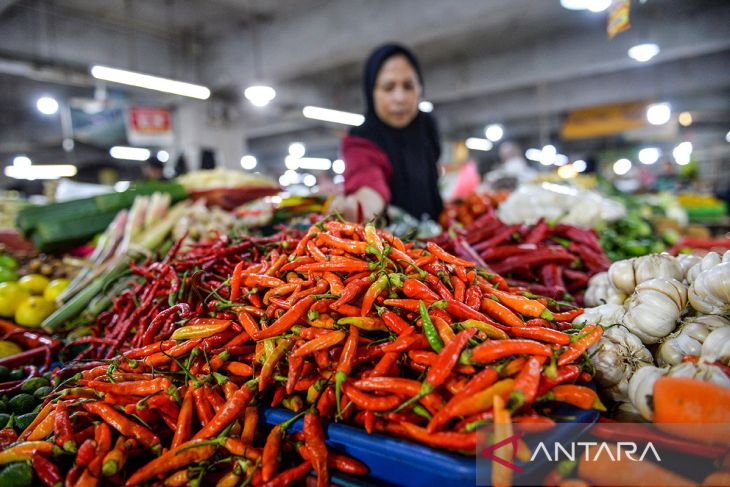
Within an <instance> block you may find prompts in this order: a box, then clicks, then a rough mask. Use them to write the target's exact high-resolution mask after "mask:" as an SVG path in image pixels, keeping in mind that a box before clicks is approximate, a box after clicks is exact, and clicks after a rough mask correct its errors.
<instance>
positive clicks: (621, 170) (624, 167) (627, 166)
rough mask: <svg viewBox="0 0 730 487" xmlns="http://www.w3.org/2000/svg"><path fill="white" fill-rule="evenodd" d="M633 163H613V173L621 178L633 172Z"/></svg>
mask: <svg viewBox="0 0 730 487" xmlns="http://www.w3.org/2000/svg"><path fill="white" fill-rule="evenodd" d="M631 165H632V164H631V161H630V160H628V159H619V160H618V161H616V162H614V163H613V172H615V173H616V174H618V175H619V176H623V175H624V174H626V173H628V172H629V171H631Z"/></svg>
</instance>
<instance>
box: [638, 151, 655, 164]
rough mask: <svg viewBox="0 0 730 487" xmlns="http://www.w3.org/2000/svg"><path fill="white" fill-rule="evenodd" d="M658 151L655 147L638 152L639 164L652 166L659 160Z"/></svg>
mask: <svg viewBox="0 0 730 487" xmlns="http://www.w3.org/2000/svg"><path fill="white" fill-rule="evenodd" d="M659 156H660V153H659V149H657V148H656V147H646V148H644V149H641V150H640V151H639V162H641V163H642V164H654V163H655V162H656V161H658V160H659Z"/></svg>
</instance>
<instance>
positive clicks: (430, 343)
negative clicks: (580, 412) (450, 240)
mask: <svg viewBox="0 0 730 487" xmlns="http://www.w3.org/2000/svg"><path fill="white" fill-rule="evenodd" d="M248 242H249V243H248V244H246V243H245V242H244V243H239V244H232V245H230V246H228V247H225V246H220V247H216V245H218V244H216V243H215V242H214V243H211V244H209V246H208V247H204V246H202V247H198V248H196V249H195V250H194V251H193V254H191V255H187V254H186V255H182V254H180V255H178V253H177V252H176V251H174V250H173V252H172V253H171V254H170V255H171V256H169V257H168V258H166V259H165V260H163V261H162V262H159V263H154V262H148V263H147V264H146V265H145V266H143V267H144V268H143V269H142V268H140V269H136V270H135V272H138V273H140V274H141V275H143V276H145V277H146V278H147V279H148V280H147V282H146V283H145V286H144V287H143V289H140V290H138V291H137V292H142V297H141V299H139V302H138V304H137V305H136V306H135V307H133V309H131V310H127V314H125V315H124V316H125V318H124V319H122V320H120V321H117V322H115V324H114V326H112V327H111V331H110V332H109V333H106V337H105V338H104V340H107V341H104V342H101V341H91V342H90V343H91V349H93V352H89V353H88V354H87V356H91V357H105V356H108V357H110V359H109V360H106V361H104V362H99V361H90V362H83V363H76V364H75V365H73V367H69V368H67V369H65V370H64V369H61V370H60V371H58V374H57V377H58V380H59V381H60V380H63V382H61V383H60V384H58V385H57V386H56V388H55V390H54V393H53V394H52V395H51V396H49V398H48V399H47V400H46V401H45V403H44V406H43V408H42V409H41V411H40V413H39V414H38V416H37V417H36V419H35V420H34V421H33V423H32V424H31V425H30V426H28V428H27V429H26V430H25V431H24V432H22V434H21V435H20V437H19V439H18V440H16V441H14V442H12V443H10V444H7V443H8V442H6V444H4V445H2V446H3V448H4V451H3V452H2V453H0V463H7V462H10V461H22V460H28V459H30V460H31V461H32V462H33V465H34V466H35V467H36V471H37V473H38V475H39V477H40V478H41V479H42V480H43V481H44V482H45V483H46V485H49V486H52V485H58V484H59V482H64V483H65V485H70V486H93V485H97V484H98V483H99V482H101V483H103V484H110V485H128V486H131V485H139V484H151V483H157V484H158V485H160V484H163V485H166V486H175V485H195V484H198V485H200V483H201V482H203V483H204V484H206V485H207V484H212V483H213V482H216V485H219V486H228V485H231V486H233V485H241V484H242V483H243V482H248V483H250V484H252V485H269V486H273V485H286V484H288V483H291V482H293V481H296V480H298V479H302V478H304V477H306V476H307V475H309V473H310V471H314V475H315V476H316V483H317V485H328V484H329V472H330V470H332V469H334V470H339V471H343V472H346V473H349V474H365V473H367V471H368V469H367V466H366V465H364V464H362V463H361V462H359V461H358V460H357V459H354V458H351V457H348V456H346V455H343V454H340V453H337V452H335V451H331V450H329V449H328V447H327V445H326V444H325V439H326V436H325V429H326V422H327V421H342V422H348V423H351V424H356V425H362V426H363V427H364V429H365V430H367V431H368V432H373V431H379V432H385V433H387V434H391V435H396V436H399V437H403V438H406V439H408V440H412V441H416V442H420V443H423V444H426V445H429V446H432V447H436V448H443V449H448V450H454V451H459V452H463V453H466V454H473V453H474V451H475V449H476V428H477V427H478V426H480V425H483V424H487V423H492V422H499V421H505V418H506V420H507V421H510V420H511V421H513V422H515V423H518V424H519V425H520V427H524V429H525V431H538V430H543V429H547V428H550V427H551V426H552V425H553V420H552V419H550V418H549V417H548V415H547V414H549V413H550V411H551V410H552V408H554V407H555V406H557V405H559V404H560V403H569V404H572V405H574V406H577V407H579V408H584V409H590V408H598V409H600V408H602V405H601V403H600V401H599V400H598V398H597V396H596V394H595V392H594V391H593V390H592V389H590V388H588V387H586V386H583V385H580V383H584V382H587V381H588V380H590V375H589V374H588V373H587V372H586V371H584V365H585V364H587V357H586V354H585V351H586V349H587V348H588V347H589V346H590V345H592V344H594V343H595V342H596V341H597V340H598V339H599V338H600V337H601V334H602V328H601V327H600V326H593V325H587V326H586V327H584V328H583V329H580V330H578V329H573V327H572V325H571V322H572V320H573V318H574V317H576V316H577V315H579V314H580V313H581V312H582V310H581V309H579V308H572V307H565V306H564V305H559V304H558V303H557V302H555V301H553V300H551V299H548V298H533V297H529V295H528V296H525V295H524V293H522V292H521V291H520V290H519V289H515V288H512V287H510V285H509V284H508V283H507V281H505V280H504V279H502V278H501V277H500V276H499V275H497V274H493V273H490V272H487V271H485V270H484V269H481V268H479V267H476V266H475V265H474V263H473V262H472V261H469V260H465V259H462V258H459V257H456V256H454V255H452V254H450V253H448V252H446V251H445V250H443V249H442V248H441V247H439V246H438V245H437V244H435V243H433V242H429V243H428V244H427V245H425V246H423V245H420V244H414V243H413V242H411V243H408V244H405V243H403V242H402V241H400V240H399V239H398V238H395V237H393V236H392V235H390V234H389V233H387V232H385V231H383V230H377V229H375V227H373V226H372V225H366V226H362V225H357V224H351V223H345V222H340V221H322V222H320V223H319V224H317V225H315V226H312V227H311V228H310V229H309V230H308V231H307V232H306V234H304V235H303V236H302V237H301V238H297V237H296V236H294V235H289V236H287V238H286V239H282V238H280V237H274V238H272V239H270V241H268V242H260V241H259V242H253V241H248ZM236 245H238V247H236ZM231 248H235V250H230V249H231ZM226 249H229V250H226ZM205 254H208V256H206V255H205ZM186 266H187V267H186ZM229 269H230V270H229ZM160 276H167V277H166V280H167V283H166V284H164V285H163V284H160V282H159V281H160ZM176 283H178V284H176ZM186 290H187V292H186ZM204 291H207V292H204ZM145 293H146V294H145ZM162 295H164V296H165V299H161V296H162ZM149 296H153V298H149ZM168 297H169V299H168ZM126 299H127V298H124V297H120V298H119V299H118V300H117V302H116V303H115V305H114V306H115V307H114V309H118V306H119V303H120V302H124V300H126ZM125 306H126V305H125ZM140 309H142V310H144V311H137V310H140ZM131 315H134V316H135V318H134V319H131V318H130V316H131ZM101 319H102V320H112V321H113V320H114V317H109V316H106V317H102V318H101ZM115 347H116V348H115ZM117 349H119V350H121V351H122V353H121V354H118V355H114V356H110V355H109V353H110V352H109V350H117ZM112 353H113V352H112ZM70 374H73V375H70ZM268 406H278V407H285V408H288V409H290V410H291V411H294V412H295V413H298V416H295V417H294V418H292V420H289V421H287V422H286V423H282V424H279V425H276V426H275V427H274V428H273V429H271V430H270V431H269V432H268V433H266V432H265V431H262V430H261V429H259V426H258V424H259V413H260V407H268ZM299 416H303V417H304V427H303V431H302V432H301V433H293V432H289V431H288V429H289V427H290V426H291V424H292V421H293V420H294V419H297V418H298V417H299ZM0 437H2V435H0Z"/></svg>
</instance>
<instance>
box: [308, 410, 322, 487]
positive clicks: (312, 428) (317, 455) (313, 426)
mask: <svg viewBox="0 0 730 487" xmlns="http://www.w3.org/2000/svg"><path fill="white" fill-rule="evenodd" d="M302 431H303V432H304V446H305V447H306V449H307V451H308V453H309V460H310V461H311V462H312V467H313V468H314V471H315V473H316V474H317V486H318V487H327V486H328V485H329V472H328V470H327V446H326V445H325V442H324V429H323V428H322V422H321V421H320V418H319V416H317V415H315V414H313V413H311V412H309V413H307V414H305V415H304V427H303V429H302Z"/></svg>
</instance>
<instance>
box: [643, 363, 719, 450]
mask: <svg viewBox="0 0 730 487" xmlns="http://www.w3.org/2000/svg"><path fill="white" fill-rule="evenodd" d="M729 405H730V388H728V387H723V386H720V385H716V384H711V383H709V382H703V381H699V380H694V379H688V378H683V377H662V378H661V379H659V380H658V381H657V382H656V384H654V422H655V423H657V425H658V427H659V428H661V429H662V430H664V431H667V432H669V433H671V434H674V435H676V436H680V437H682V438H687V439H692V440H697V441H701V442H703V443H713V444H722V445H726V446H727V445H730V406H729ZM672 423H674V424H672ZM677 423H692V426H689V425H688V426H686V427H685V426H683V425H681V424H677ZM697 423H703V424H707V423H709V424H711V425H712V427H707V428H697V427H694V424H697Z"/></svg>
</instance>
